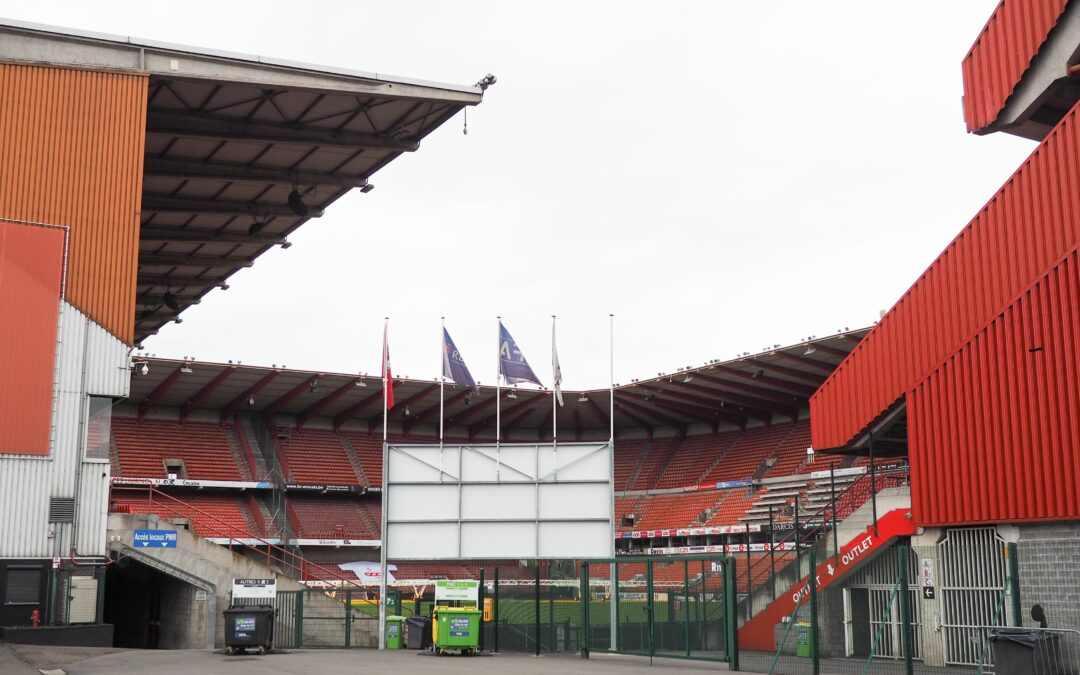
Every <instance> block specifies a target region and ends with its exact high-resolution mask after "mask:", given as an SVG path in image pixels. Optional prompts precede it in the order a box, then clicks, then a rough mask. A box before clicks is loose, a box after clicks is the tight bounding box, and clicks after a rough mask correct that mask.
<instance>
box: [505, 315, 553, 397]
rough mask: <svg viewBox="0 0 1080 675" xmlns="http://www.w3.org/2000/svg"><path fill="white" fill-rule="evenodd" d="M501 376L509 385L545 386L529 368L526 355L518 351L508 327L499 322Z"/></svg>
mask: <svg viewBox="0 0 1080 675" xmlns="http://www.w3.org/2000/svg"><path fill="white" fill-rule="evenodd" d="M499 374H500V375H502V376H503V378H504V379H505V380H506V383H507V384H517V383H518V382H532V383H533V384H535V385H538V386H541V387H542V386H544V385H543V384H541V383H540V378H539V377H537V376H536V373H534V372H533V369H532V368H531V367H530V366H529V362H528V361H526V360H525V355H524V354H522V353H521V350H520V349H518V346H517V343H516V342H514V338H512V337H510V332H509V331H507V330H506V326H504V325H502V321H500V322H499Z"/></svg>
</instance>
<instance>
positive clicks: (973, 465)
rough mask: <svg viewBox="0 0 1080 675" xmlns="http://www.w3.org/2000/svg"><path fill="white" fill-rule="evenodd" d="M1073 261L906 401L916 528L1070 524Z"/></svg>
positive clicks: (1079, 417) (1079, 359)
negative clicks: (1038, 522)
mask: <svg viewBox="0 0 1080 675" xmlns="http://www.w3.org/2000/svg"><path fill="white" fill-rule="evenodd" d="M1077 382H1080V254H1078V252H1077V249H1074V250H1073V251H1072V252H1071V253H1069V254H1068V255H1067V256H1065V258H1063V259H1062V260H1061V261H1060V262H1059V264H1058V265H1056V266H1055V267H1054V268H1053V269H1052V270H1051V271H1050V272H1049V273H1048V274H1046V275H1045V276H1043V277H1042V278H1041V279H1039V281H1038V282H1037V283H1036V284H1035V285H1034V286H1033V287H1032V288H1031V289H1030V290H1029V291H1027V292H1026V293H1024V294H1023V295H1022V296H1021V297H1020V298H1019V299H1017V300H1016V302H1014V303H1013V304H1012V305H1011V306H1009V308H1008V309H1006V310H1005V311H1004V312H1002V313H1001V314H1000V315H998V316H997V317H996V318H995V319H994V320H993V321H992V322H990V324H989V325H987V326H986V327H985V328H984V329H983V330H982V331H980V332H979V333H978V334H977V335H976V336H975V337H974V338H972V339H971V340H970V341H968V342H967V343H966V344H965V345H964V346H963V347H962V348H961V349H960V351H958V352H957V353H956V354H954V355H953V356H950V357H949V358H948V360H946V361H945V362H944V364H942V365H941V367H940V368H938V369H937V370H936V371H934V373H933V374H932V375H930V376H929V377H928V378H926V379H925V380H924V381H923V382H921V383H920V384H919V385H918V386H916V387H915V389H914V390H913V391H912V392H911V394H910V395H909V396H908V422H909V432H908V433H909V435H908V442H909V448H910V455H911V490H912V494H911V499H912V512H913V515H914V518H915V522H916V523H917V524H919V525H924V526H926V525H946V524H965V523H971V524H974V523H992V522H1002V521H1031V520H1064V519H1069V520H1074V519H1077V518H1080V455H1078V454H1077V453H1076V451H1075V449H1076V448H1078V447H1080V390H1078V389H1077V386H1076V385H1077Z"/></svg>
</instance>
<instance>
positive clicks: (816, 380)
mask: <svg viewBox="0 0 1080 675" xmlns="http://www.w3.org/2000/svg"><path fill="white" fill-rule="evenodd" d="M776 355H777V356H784V357H785V358H788V359H789V360H790V359H797V358H800V357H798V356H788V355H786V354H781V353H779V352H777V354H776ZM754 363H756V364H757V365H758V366H760V367H761V369H762V370H765V371H769V372H773V373H779V374H780V375H785V376H787V377H790V378H792V379H797V380H799V381H801V382H805V383H807V384H810V385H813V386H814V387H820V386H821V383H822V382H824V381H825V379H826V377H828V373H831V372H832V371H833V370H834V369H835V368H836V366H833V365H831V364H827V363H822V364H820V366H819V367H821V368H823V369H824V370H826V371H828V373H826V374H825V375H815V374H814V373H807V372H804V371H801V370H796V369H795V368H788V367H787V366H781V365H779V364H777V363H771V362H767V361H754ZM815 365H817V364H815Z"/></svg>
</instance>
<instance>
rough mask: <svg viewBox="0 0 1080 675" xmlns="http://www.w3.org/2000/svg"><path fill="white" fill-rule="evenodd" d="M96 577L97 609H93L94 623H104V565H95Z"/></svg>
mask: <svg viewBox="0 0 1080 675" xmlns="http://www.w3.org/2000/svg"><path fill="white" fill-rule="evenodd" d="M94 576H95V577H97V582H98V584H97V609H95V610H94V623H105V567H104V566H101V567H95V568H94Z"/></svg>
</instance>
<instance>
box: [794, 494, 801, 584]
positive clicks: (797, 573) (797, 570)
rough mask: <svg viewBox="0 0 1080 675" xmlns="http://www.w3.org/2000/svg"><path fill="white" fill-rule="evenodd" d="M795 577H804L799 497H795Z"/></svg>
mask: <svg viewBox="0 0 1080 675" xmlns="http://www.w3.org/2000/svg"><path fill="white" fill-rule="evenodd" d="M793 531H794V533H795V576H800V577H801V576H802V563H800V562H799V495H795V529H794V530H793Z"/></svg>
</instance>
